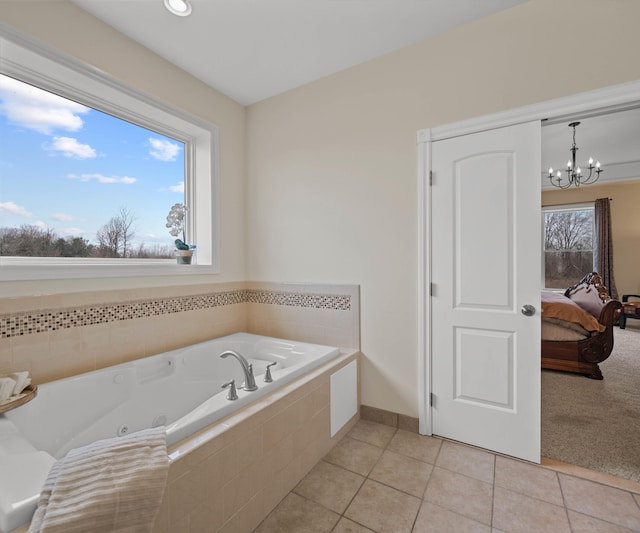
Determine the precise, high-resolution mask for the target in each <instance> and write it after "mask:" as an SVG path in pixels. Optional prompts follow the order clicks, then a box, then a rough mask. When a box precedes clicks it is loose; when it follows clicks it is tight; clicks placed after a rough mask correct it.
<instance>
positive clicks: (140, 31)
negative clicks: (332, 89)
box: [72, 0, 527, 105]
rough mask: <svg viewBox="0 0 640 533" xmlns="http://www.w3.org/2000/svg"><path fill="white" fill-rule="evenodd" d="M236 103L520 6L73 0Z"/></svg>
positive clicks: (376, 0) (427, 1) (391, 0)
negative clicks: (172, 5)
mask: <svg viewBox="0 0 640 533" xmlns="http://www.w3.org/2000/svg"><path fill="white" fill-rule="evenodd" d="M72 1H73V3H75V4H76V5H77V6H79V7H80V8H82V9H84V10H86V11H88V12H89V13H91V14H93V15H94V16H96V17H97V18H99V19H101V20H102V21H104V22H106V23H107V24H109V25H110V26H112V27H114V28H115V29H117V30H118V31H120V32H121V33H123V34H125V35H127V36H128V37H130V38H132V39H133V40H135V41H137V42H139V43H140V44H142V45H143V46H145V47H146V48H149V49H150V50H153V51H154V52H155V53H156V54H158V55H160V56H162V57H164V58H165V59H167V60H168V61H170V62H172V63H174V64H175V65H178V66H179V67H180V68H182V69H183V70H185V71H187V72H189V73H190V74H192V75H193V76H195V77H196V78H198V79H200V80H201V81H203V82H205V83H207V84H208V85H210V86H211V87H214V88H215V89H217V90H218V91H220V92H221V93H223V94H225V95H227V96H229V97H230V98H232V99H233V100H235V101H237V102H239V103H240V104H242V105H249V104H252V103H255V102H257V101H260V100H263V99H265V98H269V97H270V96H274V95H276V94H279V93H282V92H285V91H288V90H289V89H293V88H295V87H298V86H300V85H304V84H306V83H309V82H312V81H314V80H317V79H319V78H322V77H324V76H328V75H330V74H333V73H335V72H338V71H340V70H344V69H347V68H349V67H351V66H353V65H356V64H358V63H362V62H364V61H367V60H369V59H372V58H374V57H377V56H380V55H382V54H386V53H388V52H391V51H393V50H397V49H400V48H402V47H405V46H408V45H410V44H413V43H416V42H419V41H421V40H424V39H427V38H429V37H432V36H434V35H437V34H439V33H444V32H446V31H447V30H450V29H452V28H455V27H457V26H460V25H462V24H466V23H468V22H471V21H473V20H477V19H479V18H482V17H485V16H488V15H491V14H493V13H496V12H498V11H501V10H504V9H508V8H510V7H513V6H515V5H517V4H521V3H524V2H525V1H527V0H481V1H480V0H189V1H190V3H191V5H192V7H193V11H192V13H191V15H190V16H188V17H178V16H175V15H172V14H171V13H169V12H168V11H167V10H166V9H165V7H164V4H163V0H118V1H114V0H72Z"/></svg>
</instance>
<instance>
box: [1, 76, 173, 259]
mask: <svg viewBox="0 0 640 533" xmlns="http://www.w3.org/2000/svg"><path fill="white" fill-rule="evenodd" d="M0 138H2V143H1V144H0V171H1V175H2V183H1V185H0V255H2V256H13V257H85V258H135V259H155V260H157V259H163V258H165V259H167V260H169V259H171V258H173V254H174V245H173V240H174V238H173V237H172V236H171V235H170V234H169V230H167V229H166V227H165V223H166V216H167V214H168V212H169V210H170V208H171V206H172V205H174V204H175V203H184V202H185V195H184V190H185V144H184V143H182V142H181V141H179V140H176V139H173V138H171V137H168V136H166V135H162V134H160V133H157V132H154V131H152V130H149V129H147V128H143V127H141V126H138V125H136V124H133V123H132V122H128V121H125V120H122V119H120V118H117V117H115V116H112V115H110V114H107V113H103V112H101V111H97V110H95V109H92V108H91V107H87V106H84V105H81V104H78V103H76V102H74V101H72V100H69V99H67V98H63V97H61V96H58V95H56V94H53V93H51V92H48V91H45V90H42V89H39V88H37V87H35V86H32V85H29V84H26V83H23V82H21V81H18V80H16V79H14V78H11V77H8V76H4V75H0Z"/></svg>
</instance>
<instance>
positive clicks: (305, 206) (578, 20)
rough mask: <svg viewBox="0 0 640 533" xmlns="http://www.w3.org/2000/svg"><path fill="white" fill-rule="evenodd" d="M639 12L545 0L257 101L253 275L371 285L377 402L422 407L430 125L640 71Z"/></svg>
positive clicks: (251, 125)
mask: <svg viewBox="0 0 640 533" xmlns="http://www.w3.org/2000/svg"><path fill="white" fill-rule="evenodd" d="M637 20H640V2H636V1H635V0H533V1H531V2H528V3H526V4H524V5H521V6H518V7H516V8H514V9H511V10H508V11H505V12H502V13H499V14H497V15H495V16H492V17H489V18H486V19H484V20H481V21H478V22H475V23H472V24H469V25H466V26H464V27H462V28H459V29H457V30H455V31H451V32H448V33H446V34H443V35H441V36H438V37H436V38H433V39H430V40H427V41H423V42H421V43H418V44H416V45H413V46H410V47H408V48H405V49H402V50H400V51H397V52H395V53H391V54H388V55H386V56H383V57H380V58H378V59H375V60H372V61H369V62H367V63H364V64H362V65H360V66H357V67H354V68H351V69H349V70H346V71H344V72H341V73H338V74H335V75H333V76H330V77H327V78H325V79H322V80H320V81H317V82H315V83H312V84H309V85H306V86H303V87H300V88H298V89H296V90H293V91H290V92H288V93H286V94H283V95H280V96H276V97H274V98H271V99H268V100H266V101H263V102H261V103H258V104H255V105H253V106H251V107H249V108H248V114H247V132H248V151H247V153H248V157H247V165H248V166H247V170H248V182H247V208H248V211H247V217H248V218H247V220H248V232H247V235H248V246H247V254H248V255H247V265H248V273H249V277H250V278H251V279H256V280H269V279H285V280H296V279H304V280H308V281H318V282H320V281H322V282H329V283H330V282H346V283H349V282H352V283H359V284H360V285H361V305H362V309H361V328H362V330H361V346H362V353H363V354H364V357H363V358H362V402H363V404H365V405H369V406H373V407H379V408H383V409H387V410H390V411H395V412H399V413H403V414H408V415H412V416H416V415H417V413H418V402H419V399H418V378H417V368H418V355H417V326H418V324H417V312H416V307H417V290H418V285H417V279H418V272H417V253H416V252H417V225H418V224H417V205H418V204H417V198H416V194H417V185H416V183H417V178H416V166H417V151H416V132H417V131H418V130H419V129H422V128H428V127H433V126H437V125H441V124H446V123H450V122H453V121H457V120H462V119H466V118H471V117H474V116H479V115H484V114H489V113H492V112H496V111H500V110H505V109H510V108H514V107H518V106H522V105H526V104H530V103H534V102H540V101H544V100H548V99H552V98H556V97H560V96H566V95H571V94H575V93H578V92H583V91H588V90H592V89H596V88H600V87H605V86H608V85H615V84H618V83H622V82H625V81H630V80H636V79H639V78H640V63H639V62H638V61H637V50H638V49H639V46H640V37H639V35H640V34H639V33H638V31H637ZM568 29H571V30H572V31H568ZM590 29H591V30H592V31H591V30H590ZM573 30H575V31H573ZM536 223H538V222H537V221H536Z"/></svg>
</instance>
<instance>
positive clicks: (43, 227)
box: [31, 220, 49, 230]
mask: <svg viewBox="0 0 640 533" xmlns="http://www.w3.org/2000/svg"><path fill="white" fill-rule="evenodd" d="M31 226H36V227H37V228H40V229H45V230H46V229H49V226H47V225H46V224H45V223H44V222H42V220H38V221H37V222H34V223H33V224H31Z"/></svg>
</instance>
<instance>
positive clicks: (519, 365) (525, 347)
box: [431, 122, 541, 463]
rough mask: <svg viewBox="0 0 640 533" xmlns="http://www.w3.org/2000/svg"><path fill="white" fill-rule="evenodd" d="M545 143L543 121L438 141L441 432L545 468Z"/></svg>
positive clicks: (435, 384) (435, 265) (435, 334)
mask: <svg viewBox="0 0 640 533" xmlns="http://www.w3.org/2000/svg"><path fill="white" fill-rule="evenodd" d="M540 136H541V134H540V123H539V122H533V123H527V124H520V125H517V126H510V127H507V128H501V129H496V130H490V131H486V132H481V133H475V134H472V135H465V136H461V137H456V138H452V139H447V140H443V141H436V142H434V143H433V147H432V167H431V168H432V171H433V185H432V189H431V198H432V204H431V205H432V211H431V213H432V223H431V228H432V230H431V231H432V235H431V239H432V241H431V242H432V248H431V263H432V264H431V269H432V270H431V272H432V282H433V289H432V290H433V296H432V301H431V305H432V374H431V376H432V391H433V407H432V420H433V433H434V434H436V435H440V436H443V437H448V438H451V439H455V440H458V441H462V442H466V443H469V444H473V445H476V446H480V447H482V448H487V449H490V450H494V451H497V452H501V453H505V454H508V455H512V456H515V457H520V458H522V459H526V460H529V461H533V462H536V463H538V462H540V310H539V305H540V279H541V259H540V257H541V256H540V254H541V252H540V250H541V248H540V246H541V245H540V241H541V230H540V216H541V208H540V198H541V196H540V193H541V191H540V183H541V180H540V166H541V154H540ZM526 305H529V306H533V307H534V308H535V311H534V313H533V315H531V316H526V315H525V314H524V312H523V306H526ZM524 311H525V312H526V309H525V310H524ZM529 312H530V311H529Z"/></svg>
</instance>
